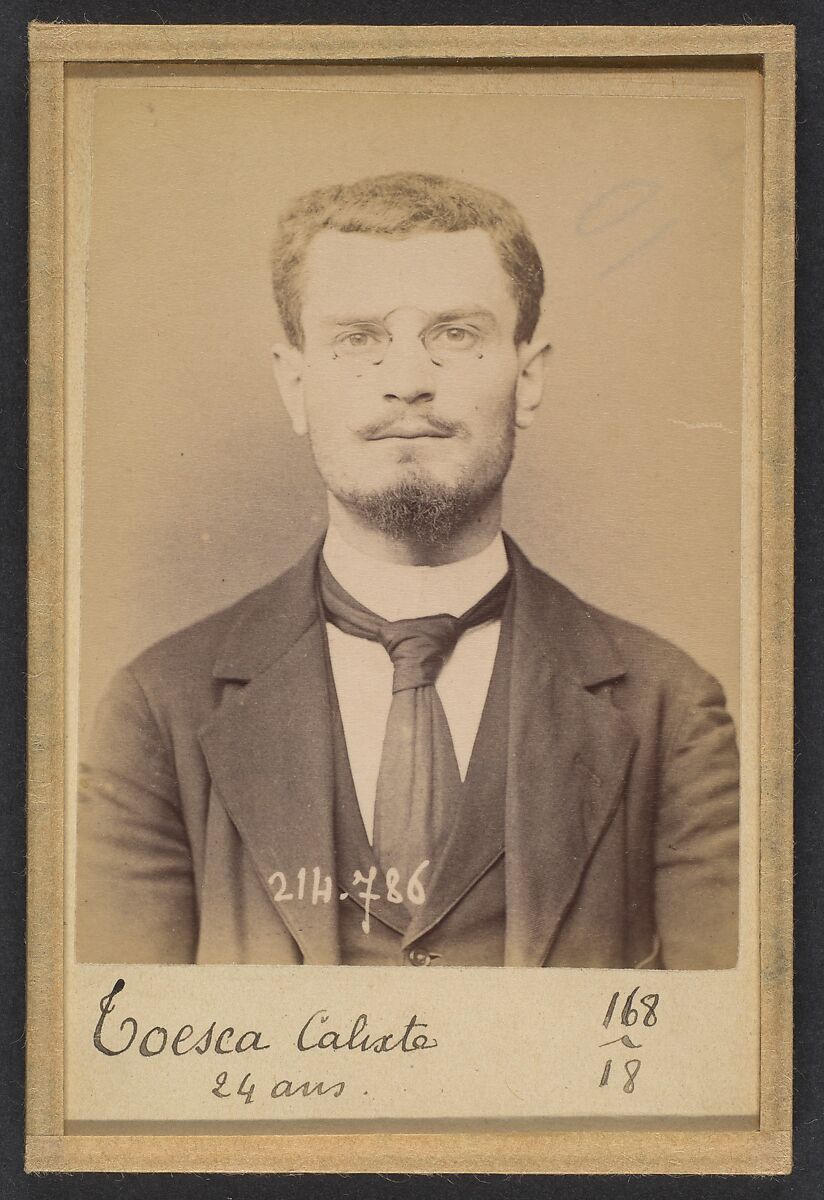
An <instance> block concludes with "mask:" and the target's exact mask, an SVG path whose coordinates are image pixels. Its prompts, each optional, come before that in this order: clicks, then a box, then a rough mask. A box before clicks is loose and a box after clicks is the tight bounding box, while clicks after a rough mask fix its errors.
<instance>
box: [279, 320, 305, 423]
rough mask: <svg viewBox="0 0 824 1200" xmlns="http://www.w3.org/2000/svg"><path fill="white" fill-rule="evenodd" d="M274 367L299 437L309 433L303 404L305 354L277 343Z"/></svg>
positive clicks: (282, 343) (280, 390)
mask: <svg viewBox="0 0 824 1200" xmlns="http://www.w3.org/2000/svg"><path fill="white" fill-rule="evenodd" d="M272 367H273V369H274V372H275V383H276V384H277V388H278V391H279V392H280V398H281V400H282V401H283V406H284V408H285V409H286V411H287V413H288V414H289V420H290V421H291V422H292V428H293V429H294V431H295V433H296V434H297V435H298V437H302V436H303V435H304V434H305V433H306V431H307V428H308V427H307V424H306V411H305V408H304V404H303V354H302V353H301V351H300V350H298V348H297V346H290V345H289V344H288V343H287V342H276V343H275V345H274V346H273V347H272Z"/></svg>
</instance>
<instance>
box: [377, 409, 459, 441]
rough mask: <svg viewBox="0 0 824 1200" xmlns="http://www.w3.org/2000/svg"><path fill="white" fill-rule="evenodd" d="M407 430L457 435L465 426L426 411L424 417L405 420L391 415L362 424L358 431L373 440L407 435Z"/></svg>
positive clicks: (419, 433) (421, 434) (418, 433)
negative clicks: (371, 422) (387, 418)
mask: <svg viewBox="0 0 824 1200" xmlns="http://www.w3.org/2000/svg"><path fill="white" fill-rule="evenodd" d="M409 431H414V436H424V435H425V434H426V433H428V432H431V433H432V435H433V436H434V437H459V436H460V435H461V434H462V433H464V432H465V431H466V426H465V425H463V424H461V422H460V421H457V422H456V421H446V420H444V418H443V417H436V416H435V415H434V414H431V413H428V414H427V415H426V416H425V417H421V416H420V415H419V414H416V415H415V416H414V417H410V418H408V419H406V420H404V419H400V420H399V419H398V418H397V417H392V418H390V419H389V420H386V419H384V420H383V421H375V422H374V423H373V424H371V425H363V426H362V427H361V428H360V429H359V430H358V433H359V434H360V436H361V437H362V438H365V439H367V440H368V441H374V440H376V439H378V438H384V437H395V436H397V437H403V436H404V433H407V436H409Z"/></svg>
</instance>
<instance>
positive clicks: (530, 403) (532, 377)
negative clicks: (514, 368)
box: [515, 338, 551, 429]
mask: <svg viewBox="0 0 824 1200" xmlns="http://www.w3.org/2000/svg"><path fill="white" fill-rule="evenodd" d="M550 348H551V347H550V344H549V342H548V341H547V340H546V338H533V339H532V341H531V342H525V343H524V344H523V345H522V346H521V347H520V348H519V350H518V361H519V363H520V370H519V371H518V380H517V382H516V384H515V424H516V425H517V426H518V428H519V429H526V428H527V427H528V426H529V425H531V424H532V421H533V418H534V416H535V410H536V409H537V407H538V405H539V404H540V403H541V399H542V397H543V394H544V375H545V368H546V360H547V355H548V354H549V351H550Z"/></svg>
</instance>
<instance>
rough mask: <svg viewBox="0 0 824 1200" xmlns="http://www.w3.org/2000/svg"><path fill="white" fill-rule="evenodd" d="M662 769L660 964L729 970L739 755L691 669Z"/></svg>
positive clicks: (716, 701)
mask: <svg viewBox="0 0 824 1200" xmlns="http://www.w3.org/2000/svg"><path fill="white" fill-rule="evenodd" d="M690 665H691V667H692V671H690V672H688V674H689V679H688V680H687V681H685V682H686V686H685V687H684V688H683V689H682V691H681V703H680V704H679V705H678V708H677V720H676V724H675V727H674V732H673V734H672V736H671V737H670V739H669V744H668V748H667V753H666V755H665V759H664V763H663V774H662V783H661V793H660V800H659V806H658V810H657V814H656V826H655V915H656V924H657V927H658V936H659V938H660V940H661V965H662V966H663V967H669V968H682V969H685V970H690V969H692V970H696V969H709V968H721V967H733V966H735V963H736V960H737V956H738V874H739V872H738V803H739V801H738V751H737V747H736V741H735V731H734V728H733V722H732V719H731V717H730V715H729V713H728V712H727V710H726V707H725V701H724V694H723V692H722V690H721V688H720V686H719V684H718V683H717V682H716V680H714V679H713V678H712V677H711V676H710V675H707V674H706V673H705V672H704V671H701V670H699V669H698V668H697V667H694V665H693V664H690Z"/></svg>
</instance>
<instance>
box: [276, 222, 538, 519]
mask: <svg viewBox="0 0 824 1200" xmlns="http://www.w3.org/2000/svg"><path fill="white" fill-rule="evenodd" d="M516 318H517V309H516V304H515V301H514V299H513V298H512V295H511V292H510V289H509V286H508V279H507V276H506V275H505V273H504V271H503V268H502V267H501V264H500V261H499V259H498V256H497V252H496V250H495V246H494V244H493V242H492V240H491V238H490V237H489V235H488V234H486V233H485V232H483V231H482V230H467V231H462V232H459V233H421V234H416V235H413V236H411V237H408V238H405V239H402V240H391V239H388V238H382V237H378V236H373V235H370V234H361V233H338V232H336V231H331V230H325V231H323V232H322V233H320V234H318V235H317V236H316V237H315V238H314V239H313V240H312V242H311V243H310V246H309V251H308V254H307V259H306V263H305V268H304V274H303V309H302V323H303V329H304V338H305V341H304V349H303V352H302V353H301V352H298V351H296V350H294V348H289V349H287V348H285V347H281V348H278V349H277V350H276V363H277V364H278V377H279V382H280V385H281V392H282V394H283V398H284V400H285V402H286V404H287V407H288V408H289V411H290V415H291V416H292V421H293V424H294V426H295V429H296V431H297V432H299V433H301V432H308V434H309V438H310V441H311V445H312V451H313V454H314V457H315V461H316V464H317V467H318V470H319V472H320V475H321V477H322V479H323V481H324V483H325V484H326V487H327V488H328V490H329V491H330V492H331V493H332V494H333V495H334V496H336V497H337V498H338V499H339V500H340V501H341V502H342V503H343V504H345V505H348V506H349V507H351V508H353V509H355V510H357V511H361V512H362V513H363V514H364V515H366V517H367V519H368V517H369V512H370V506H372V508H374V506H375V504H376V503H377V505H378V510H379V509H380V501H381V497H385V496H394V495H397V494H401V495H414V496H419V497H421V498H422V499H425V498H426V497H427V496H429V495H431V496H437V497H440V501H439V503H440V502H441V501H443V499H444V498H449V497H450V496H452V497H460V501H459V507H461V508H462V510H464V511H465V512H466V513H467V514H471V508H472V502H473V498H474V499H476V500H477V501H478V502H481V501H482V499H484V498H488V497H489V496H490V495H492V494H494V493H496V492H497V491H498V490H499V489H500V486H501V483H502V482H503V479H504V476H505V475H506V472H507V470H508V468H509V464H510V461H511V458H512V450H513V444H514V430H515V423H516V419H517V418H518V416H519V412H518V402H517V393H518V390H519V386H522V385H523V381H522V376H523V374H524V369H525V363H526V362H531V361H532V359H533V358H534V357H535V355H536V353H538V352H537V351H535V349H534V348H530V347H521V348H520V349H519V348H518V347H516V345H515V342H514V337H513V334H514V330H515V323H516ZM519 381H520V385H519ZM530 407H534V404H531V405H530ZM521 415H523V414H521ZM518 423H522V424H525V423H527V422H526V421H525V420H519V421H518ZM400 532H402V531H400Z"/></svg>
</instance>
